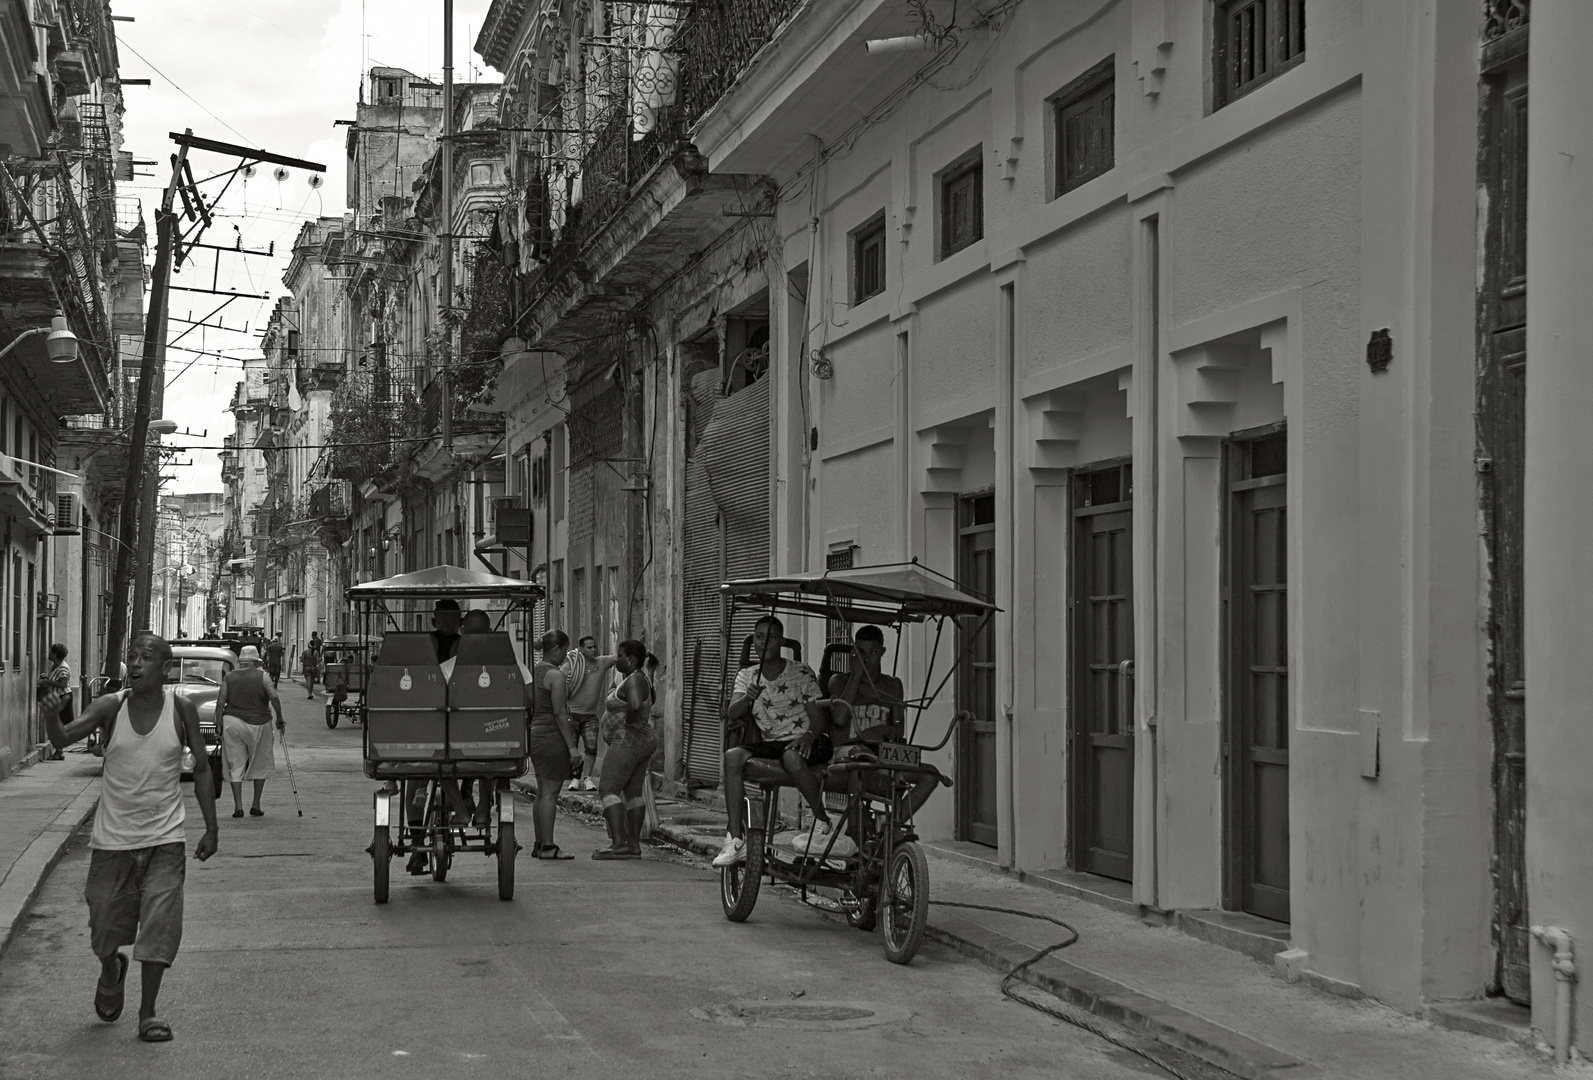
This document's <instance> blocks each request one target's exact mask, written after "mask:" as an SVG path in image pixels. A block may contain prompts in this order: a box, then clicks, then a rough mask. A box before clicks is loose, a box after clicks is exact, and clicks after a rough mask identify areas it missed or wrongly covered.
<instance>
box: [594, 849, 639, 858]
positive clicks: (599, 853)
mask: <svg viewBox="0 0 1593 1080" xmlns="http://www.w3.org/2000/svg"><path fill="white" fill-rule="evenodd" d="M641 857H642V856H641V854H640V853H639V852H635V851H632V850H631V849H630V848H598V849H597V850H596V851H594V852H592V858H594V859H597V860H599V861H607V860H611V859H640V858H641Z"/></svg>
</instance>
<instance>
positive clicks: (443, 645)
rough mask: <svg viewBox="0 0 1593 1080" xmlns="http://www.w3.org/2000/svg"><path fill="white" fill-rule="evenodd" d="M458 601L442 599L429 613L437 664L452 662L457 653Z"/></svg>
mask: <svg viewBox="0 0 1593 1080" xmlns="http://www.w3.org/2000/svg"><path fill="white" fill-rule="evenodd" d="M460 617H461V616H460V612H459V601H457V600H448V599H443V600H439V601H437V606H436V607H434V608H433V609H432V612H431V625H432V631H431V640H432V643H433V644H434V645H436V646H437V662H438V663H439V664H440V663H442V662H443V661H444V660H452V659H453V658H454V655H455V654H456V653H458V652H459V620H460Z"/></svg>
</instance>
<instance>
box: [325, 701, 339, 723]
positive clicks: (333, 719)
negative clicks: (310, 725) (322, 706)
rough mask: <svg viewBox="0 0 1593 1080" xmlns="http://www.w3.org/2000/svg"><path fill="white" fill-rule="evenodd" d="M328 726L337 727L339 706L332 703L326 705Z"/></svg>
mask: <svg viewBox="0 0 1593 1080" xmlns="http://www.w3.org/2000/svg"><path fill="white" fill-rule="evenodd" d="M326 726H327V727H329V728H335V727H337V706H335V705H333V704H332V703H331V702H327V705H326Z"/></svg>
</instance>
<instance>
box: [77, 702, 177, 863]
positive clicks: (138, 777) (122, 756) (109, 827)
mask: <svg viewBox="0 0 1593 1080" xmlns="http://www.w3.org/2000/svg"><path fill="white" fill-rule="evenodd" d="M165 699H166V704H165V705H164V706H162V707H161V710H160V719H159V720H156V721H155V726H154V727H153V728H151V729H150V732H149V734H148V735H140V734H139V733H138V732H137V731H135V730H133V720H132V717H130V716H128V714H127V695H126V694H124V695H123V697H122V707H121V709H120V711H118V712H117V714H116V724H115V726H114V727H113V728H112V729H111V741H110V743H109V744H108V745H107V746H106V747H105V772H104V775H103V776H102V777H101V778H100V805H99V809H98V810H97V811H96V812H95V814H94V831H93V832H92V833H91V834H90V835H89V847H91V848H100V849H102V850H105V851H128V850H131V849H133V848H146V847H157V846H159V845H161V844H173V843H176V844H180V843H183V841H184V839H185V837H184V833H183V818H184V816H185V811H184V809H183V789H182V769H183V743H182V739H181V737H180V736H179V735H178V734H177V718H176V712H177V709H176V706H175V705H174V704H173V697H172V694H171V692H170V691H167V692H166V694H165Z"/></svg>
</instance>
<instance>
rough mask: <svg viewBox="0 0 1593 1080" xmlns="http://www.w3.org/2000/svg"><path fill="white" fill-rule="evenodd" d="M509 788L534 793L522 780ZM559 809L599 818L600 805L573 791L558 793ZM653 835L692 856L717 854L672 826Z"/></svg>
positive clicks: (715, 848) (699, 839)
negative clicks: (688, 852)
mask: <svg viewBox="0 0 1593 1080" xmlns="http://www.w3.org/2000/svg"><path fill="white" fill-rule="evenodd" d="M509 786H510V787H512V788H513V789H514V790H515V791H518V792H519V793H520V794H522V795H524V796H526V797H527V798H530V797H531V796H532V795H533V794H535V792H534V791H533V790H532V788H531V785H530V784H527V783H526V782H525V781H523V780H511V781H510V782H509ZM559 807H560V808H561V809H564V810H573V811H575V812H577V813H581V814H592V815H594V816H597V817H601V816H602V814H603V807H602V805H601V804H600V803H599V802H598V801H597V800H596V799H595V798H593V797H592V796H590V795H583V794H577V793H576V792H573V791H563V792H560V793H559ZM653 832H654V834H655V835H657V836H661V837H663V838H664V839H665V840H668V841H669V842H670V843H671V844H674V845H675V846H676V847H680V848H685V849H686V850H687V851H690V852H691V853H692V854H694V855H707V856H709V857H712V856H714V855H717V854H719V845H718V844H715V843H714V842H713V841H711V840H704V839H703V838H702V837H700V836H698V835H697V834H696V833H694V832H689V831H688V830H686V829H682V828H678V827H676V826H674V825H659V826H658V828H657V829H654V830H653Z"/></svg>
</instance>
